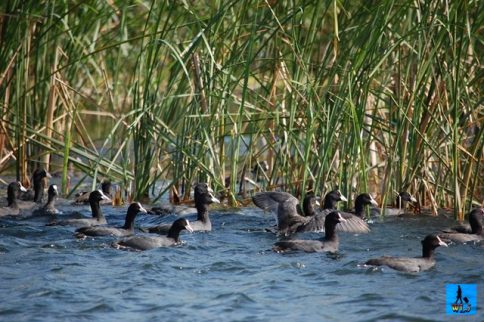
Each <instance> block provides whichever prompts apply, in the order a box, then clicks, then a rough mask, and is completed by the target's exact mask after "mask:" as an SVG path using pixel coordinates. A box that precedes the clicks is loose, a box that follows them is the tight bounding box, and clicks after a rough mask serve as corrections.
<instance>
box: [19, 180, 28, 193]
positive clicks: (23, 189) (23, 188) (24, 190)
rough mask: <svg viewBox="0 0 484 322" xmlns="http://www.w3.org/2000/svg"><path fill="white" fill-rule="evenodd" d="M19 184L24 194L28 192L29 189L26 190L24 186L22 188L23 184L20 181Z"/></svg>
mask: <svg viewBox="0 0 484 322" xmlns="http://www.w3.org/2000/svg"><path fill="white" fill-rule="evenodd" d="M18 184H19V186H20V191H22V192H27V189H25V187H24V186H22V183H21V182H20V181H19V182H18Z"/></svg>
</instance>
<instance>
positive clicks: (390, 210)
mask: <svg viewBox="0 0 484 322" xmlns="http://www.w3.org/2000/svg"><path fill="white" fill-rule="evenodd" d="M409 202H412V203H416V202H417V199H416V198H415V197H414V196H412V195H411V194H410V193H408V192H407V191H400V192H399V193H398V194H397V197H396V199H395V207H386V208H383V209H382V208H377V207H371V208H370V215H371V216H382V215H383V214H384V215H385V216H400V215H403V214H405V209H406V205H407V203H409ZM382 210H383V211H382Z"/></svg>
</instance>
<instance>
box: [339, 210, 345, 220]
mask: <svg viewBox="0 0 484 322" xmlns="http://www.w3.org/2000/svg"><path fill="white" fill-rule="evenodd" d="M338 218H339V221H341V222H345V221H346V219H344V218H343V216H341V214H340V213H339V212H338Z"/></svg>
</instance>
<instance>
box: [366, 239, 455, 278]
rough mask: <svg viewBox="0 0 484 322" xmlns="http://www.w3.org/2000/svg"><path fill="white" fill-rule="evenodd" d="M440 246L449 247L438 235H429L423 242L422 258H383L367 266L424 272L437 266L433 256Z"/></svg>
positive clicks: (367, 263) (369, 262)
mask: <svg viewBox="0 0 484 322" xmlns="http://www.w3.org/2000/svg"><path fill="white" fill-rule="evenodd" d="M439 246H445V247H447V244H446V243H444V242H443V241H442V240H441V239H440V238H439V236H437V235H427V236H426V237H425V238H424V240H422V257H413V258H411V257H391V256H383V257H379V258H373V259H370V260H368V261H367V262H366V263H365V264H366V265H373V266H382V265H385V266H388V267H390V268H393V269H395V270H397V271H402V272H422V271H426V270H428V269H430V268H432V267H434V266H435V259H434V257H433V254H434V250H435V249H436V248H437V247H439Z"/></svg>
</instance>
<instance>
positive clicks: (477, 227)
mask: <svg viewBox="0 0 484 322" xmlns="http://www.w3.org/2000/svg"><path fill="white" fill-rule="evenodd" d="M469 224H470V225H471V230H472V233H473V234H475V235H481V234H482V224H481V222H480V220H479V219H478V218H475V217H474V216H470V217H469Z"/></svg>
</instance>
